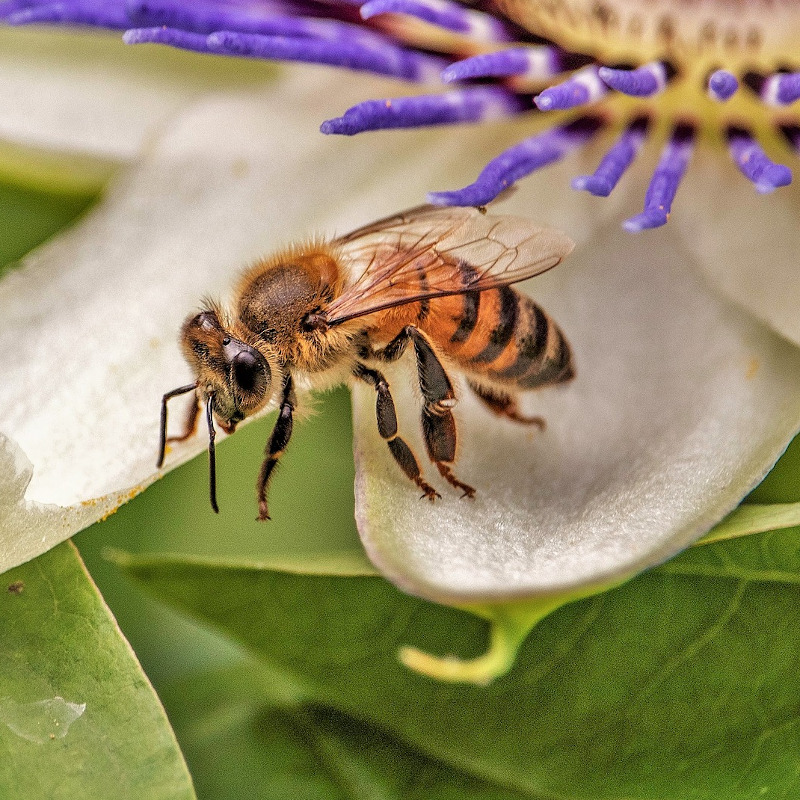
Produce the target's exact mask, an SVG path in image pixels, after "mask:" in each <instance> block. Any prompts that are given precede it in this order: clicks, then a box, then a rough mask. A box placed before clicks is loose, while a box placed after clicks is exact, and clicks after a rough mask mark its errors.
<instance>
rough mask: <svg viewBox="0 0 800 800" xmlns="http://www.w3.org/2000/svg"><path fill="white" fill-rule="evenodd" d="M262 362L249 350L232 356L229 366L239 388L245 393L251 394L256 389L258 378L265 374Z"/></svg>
mask: <svg viewBox="0 0 800 800" xmlns="http://www.w3.org/2000/svg"><path fill="white" fill-rule="evenodd" d="M262 360H263V359H262ZM262 360H260V359H259V358H258V356H256V355H255V354H254V353H252V352H251V351H249V350H242V351H241V352H240V353H237V354H236V355H235V356H234V358H233V361H232V362H231V365H232V366H233V375H234V377H235V379H236V383H237V384H238V385H239V388H241V389H243V390H244V391H246V392H252V391H253V390H254V389H255V388H256V386H257V384H258V382H259V376H263V375H264V372H265V371H264V369H263V368H262V364H261V361H262ZM262 381H263V378H262Z"/></svg>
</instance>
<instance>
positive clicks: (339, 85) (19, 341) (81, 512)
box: [0, 69, 594, 568]
mask: <svg viewBox="0 0 800 800" xmlns="http://www.w3.org/2000/svg"><path fill="white" fill-rule="evenodd" d="M290 74H291V75H292V76H293V77H292V79H291V80H286V81H281V82H279V83H278V84H277V85H275V86H274V87H273V88H272V89H271V90H269V91H267V92H264V93H260V94H259V93H247V92H241V93H237V94H233V93H229V94H220V95H218V96H214V97H212V98H208V99H206V100H204V101H202V102H200V103H198V105H197V106H196V107H194V108H193V109H192V110H190V111H187V112H186V113H184V114H183V115H182V116H181V117H180V118H179V119H178V120H176V122H175V124H174V125H173V126H172V127H171V128H170V129H169V130H168V131H167V133H166V134H165V136H164V137H163V139H162V140H161V141H160V142H159V143H158V145H157V146H155V147H154V148H153V149H152V152H151V153H150V155H149V156H148V158H147V159H146V161H145V162H144V163H142V164H141V165H139V166H138V167H137V168H136V169H134V170H132V171H131V173H130V174H129V175H127V176H126V177H125V178H124V180H122V181H121V182H120V183H119V184H118V185H117V186H116V187H114V188H113V189H112V190H111V191H110V193H109V194H108V196H107V197H106V199H105V200H104V201H103V202H102V203H101V204H100V205H99V206H98V207H97V208H96V209H95V210H94V211H93V212H92V213H91V214H90V215H89V216H88V217H87V218H86V219H85V220H83V221H82V222H81V223H80V224H79V225H78V226H77V227H76V228H74V229H73V230H72V231H70V232H67V233H65V234H63V235H61V236H60V237H58V238H57V239H55V240H54V241H53V242H52V243H51V244H49V245H47V246H45V247H44V248H42V249H41V250H39V251H37V252H36V253H35V254H33V255H32V256H31V257H30V258H29V259H28V260H27V262H26V263H25V265H24V266H23V267H22V268H21V269H20V270H17V271H14V272H12V273H10V274H8V275H6V276H5V277H4V279H3V281H2V282H1V283H0V319H2V320H3V325H2V328H0V352H3V354H4V356H3V364H2V375H0V378H2V379H1V380H0V408H3V409H4V412H3V416H2V418H0V431H2V434H0V436H2V435H3V434H5V436H7V437H9V438H10V439H12V440H14V441H15V442H16V443H17V445H18V446H19V447H21V449H22V451H23V452H24V453H25V455H26V456H27V458H28V459H30V461H31V462H32V463H33V465H34V468H33V476H32V479H31V481H30V486H29V487H28V489H27V493H26V494H25V496H24V498H23V497H22V487H23V486H24V485H25V484H26V482H27V477H26V475H25V469H26V468H25V466H24V463H25V460H24V459H23V458H22V456H21V455H20V454H18V453H17V451H16V449H15V448H16V445H12V444H7V445H5V447H6V450H7V452H8V453H9V455H8V457H7V459H6V460H7V462H8V466H6V467H5V468H4V470H3V480H4V483H6V484H7V485H8V486H9V487H10V488H9V489H8V490H7V491H6V492H5V493H4V494H2V495H0V553H2V560H1V561H0V567H2V568H8V567H11V566H13V565H15V564H17V563H20V562H21V561H24V560H25V559H27V558H31V557H33V556H35V555H37V554H38V553H41V552H43V551H44V550H46V549H48V548H49V547H52V546H53V545H54V544H56V543H57V542H58V541H61V540H62V539H64V538H66V537H67V536H68V535H70V533H72V532H74V531H76V530H78V529H80V528H82V527H84V526H85V525H87V524H89V522H91V521H92V520H94V519H97V518H99V517H101V516H103V515H104V514H106V513H108V512H109V510H110V509H112V508H113V507H115V506H116V505H118V504H119V502H121V501H122V499H123V498H127V497H130V496H132V495H133V494H135V493H136V492H138V491H140V490H141V489H142V488H143V487H144V486H145V485H147V483H148V482H150V481H151V480H153V479H154V477H156V471H155V467H154V462H155V458H156V455H157V453H156V448H157V440H158V415H159V404H160V398H161V395H162V394H163V393H164V391H166V390H169V389H171V388H173V387H175V386H179V385H181V384H184V383H187V382H188V381H190V380H191V376H190V375H189V372H188V368H187V366H186V364H185V363H184V362H183V359H182V358H181V356H180V353H179V350H178V345H177V333H178V329H179V327H180V324H181V322H182V320H183V319H184V317H185V316H186V315H187V314H189V313H190V312H191V311H193V310H194V309H195V308H196V307H197V305H198V304H199V301H200V298H201V297H202V296H203V295H205V294H208V293H212V294H216V293H219V294H221V295H223V296H224V295H225V294H226V293H227V292H228V291H229V289H230V287H231V285H232V283H233V282H234V280H235V276H236V274H237V273H238V271H239V270H240V269H241V267H242V266H243V265H245V264H247V263H248V262H249V261H251V260H252V259H254V258H256V257H257V256H259V255H263V253H264V251H269V250H271V249H274V248H275V247H276V246H279V245H281V244H285V243H287V242H288V241H291V240H292V239H293V238H296V237H298V236H305V237H307V236H309V235H310V234H313V233H315V232H325V233H328V234H333V233H336V232H338V233H343V232H345V231H347V230H348V229H350V228H352V227H355V226H357V225H360V224H364V223H365V222H367V221H370V220H373V219H375V218H377V217H379V216H381V215H385V214H389V213H393V212H395V211H397V210H399V209H401V208H404V207H408V206H411V205H416V204H418V203H420V202H422V201H424V197H425V192H426V191H427V190H429V189H431V188H448V187H451V186H457V185H459V181H461V182H463V181H464V180H465V178H464V176H465V175H467V176H469V175H473V174H477V171H478V170H479V169H480V167H481V166H482V165H483V163H484V161H485V158H486V153H489V152H496V150H497V149H500V148H502V147H503V146H507V145H509V144H510V143H511V142H512V141H513V139H511V138H509V139H508V140H500V136H499V135H498V132H497V131H495V130H486V129H483V128H480V129H477V130H475V129H473V130H462V131H460V132H459V133H458V135H457V136H456V137H451V136H447V135H442V132H441V131H426V132H423V133H417V134H414V133H407V132H402V131H401V132H390V133H385V134H381V135H376V136H371V137H369V136H365V137H356V138H352V139H351V138H344V137H325V136H322V135H321V134H320V133H319V132H318V122H319V120H321V119H324V118H326V117H330V116H335V115H336V114H338V113H341V111H342V110H343V109H344V108H347V106H348V105H352V104H354V103H355V102H358V101H359V100H360V99H363V98H365V97H375V96H385V95H388V94H391V93H397V92H398V91H402V90H403V89H404V87H403V86H402V85H400V84H397V83H388V82H379V81H375V80H374V79H363V78H360V77H356V76H352V75H348V76H347V80H346V81H343V80H342V77H341V75H333V74H331V73H329V72H328V71H324V70H314V69H299V70H297V71H292V72H291V73H290ZM345 84H346V85H345ZM517 133H519V132H518V131H517ZM507 135H508V136H509V137H511V136H512V135H513V134H512V132H511V131H509V132H508V133H507ZM583 166H584V165H582V164H576V163H575V161H574V160H573V161H572V162H571V163H570V164H568V165H566V166H559V167H557V168H554V169H552V170H550V175H553V174H554V173H555V177H549V176H548V175H544V176H539V177H535V178H532V179H529V180H528V181H526V182H525V183H524V188H523V190H522V191H520V192H519V193H517V195H515V196H514V197H513V198H511V200H510V201H509V203H508V204H507V207H508V208H509V209H512V208H513V209H514V210H516V211H520V210H522V211H524V212H526V213H528V214H532V215H534V216H537V217H539V219H540V220H541V221H550V222H553V221H554V217H555V218H558V217H563V220H564V222H563V225H562V227H566V228H571V229H576V230H586V229H588V228H590V227H591V223H592V221H593V216H594V215H593V205H592V204H591V202H587V201H585V200H583V199H582V198H581V197H580V196H579V197H573V196H570V195H569V194H568V193H566V192H565V191H564V189H563V187H564V181H565V180H566V176H567V175H569V174H574V173H575V172H576V170H579V169H581V168H582V167H583ZM551 185H555V187H556V189H555V190H554V191H553V195H554V196H555V197H557V198H558V200H557V201H554V200H553V199H552V197H551V195H550V193H549V192H548V187H549V186H551ZM590 200H591V199H590ZM171 413H172V417H171V418H172V420H173V422H174V423H175V425H176V427H178V426H179V425H180V422H179V420H180V417H181V409H180V406H179V401H178V402H176V403H175V407H174V408H173V410H172V412H171ZM205 445H206V442H205V439H204V437H203V436H202V435H200V436H198V437H197V438H196V439H194V440H193V441H191V442H188V443H186V444H185V445H182V446H180V447H175V448H174V452H173V453H172V454H171V455H170V456H169V458H168V466H175V465H176V464H177V463H179V462H180V461H184V460H186V459H188V458H189V457H190V456H192V455H194V454H196V453H198V452H200V451H201V450H203V449H204V447H205ZM256 467H257V465H254V469H255V468H256ZM87 509H89V510H88V511H87Z"/></svg>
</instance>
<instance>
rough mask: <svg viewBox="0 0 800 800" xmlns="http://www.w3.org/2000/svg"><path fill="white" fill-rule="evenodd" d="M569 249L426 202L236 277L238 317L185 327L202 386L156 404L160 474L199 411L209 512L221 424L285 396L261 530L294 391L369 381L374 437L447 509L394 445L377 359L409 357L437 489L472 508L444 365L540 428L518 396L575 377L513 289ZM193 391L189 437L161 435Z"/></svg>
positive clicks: (552, 235) (202, 319) (552, 236)
mask: <svg viewBox="0 0 800 800" xmlns="http://www.w3.org/2000/svg"><path fill="white" fill-rule="evenodd" d="M572 248H573V243H572V241H571V240H570V239H569V238H568V237H567V236H566V235H565V234H563V233H561V232H560V231H557V230H554V229H551V228H542V227H539V226H536V225H534V224H533V223H531V222H530V221H529V220H527V219H524V218H521V217H512V216H492V215H490V214H486V213H485V211H484V210H480V209H474V208H460V207H446V208H442V207H435V206H420V207H418V208H414V209H411V210H409V211H406V212H404V213H401V214H396V215H395V216H392V217H387V218H386V219H382V220H380V221H378V222H375V223H373V224H371V225H367V226H365V227H363V228H359V229H358V230H356V231H353V232H352V233H350V234H348V235H346V236H342V237H340V238H337V239H333V240H332V241H329V242H310V243H308V244H304V245H294V246H290V247H289V248H287V249H285V250H284V251H282V252H280V253H277V254H276V255H274V256H272V257H270V258H267V259H264V260H261V261H259V262H258V263H256V264H255V265H253V266H252V267H250V268H249V269H247V270H246V271H245V272H244V274H243V275H242V277H241V279H240V281H239V285H238V288H237V289H236V291H235V293H234V299H233V302H232V304H231V307H230V308H229V309H227V308H223V307H222V306H221V305H218V304H216V303H211V302H209V303H207V305H206V307H205V308H204V309H203V310H202V311H201V312H200V313H199V314H195V315H193V316H191V317H190V318H189V319H187V320H186V322H185V323H184V324H183V328H182V330H181V345H182V348H183V353H184V356H185V357H186V360H187V361H188V362H189V364H190V365H191V367H192V369H193V370H194V373H195V375H196V376H197V379H196V380H195V381H194V382H193V383H191V384H188V385H186V386H181V387H179V388H177V389H173V390H172V391H170V392H167V393H166V394H165V395H164V397H163V399H162V403H161V436H160V443H159V458H158V467H159V468H160V467H161V466H162V464H163V462H164V455H165V451H166V444H167V442H168V441H182V440H185V439H187V438H189V437H190V436H192V435H193V434H194V433H195V431H196V429H197V424H198V420H199V415H200V412H201V409H202V410H204V411H205V417H206V422H207V425H208V435H209V446H208V452H209V476H210V478H209V480H210V487H209V489H210V496H211V505H212V508H213V509H214V511H219V507H218V505H217V498H216V466H215V448H214V438H215V428H214V422H215V420H216V422H217V424H218V425H219V426H220V427H221V428H222V429H223V430H224V431H225V432H226V433H232V432H233V431H234V430H235V429H236V426H237V424H238V423H239V422H241V421H242V420H243V419H244V418H245V417H248V416H250V415H251V414H254V413H256V412H257V411H259V410H260V409H262V408H263V407H264V406H265V405H266V404H267V403H268V402H269V401H270V399H271V398H272V396H273V394H275V393H276V392H277V394H278V397H279V411H278V419H277V422H276V423H275V427H274V428H273V430H272V434H271V436H270V437H269V441H268V442H267V446H266V452H265V458H264V461H263V463H262V465H261V471H260V473H259V476H258V483H257V496H258V518H259V519H261V520H265V519H269V510H268V505H267V488H268V486H269V481H270V477H271V476H272V474H273V472H274V469H275V466H276V465H277V464H278V461H279V459H280V457H281V456H282V455H283V453H284V451H285V450H286V447H287V445H288V444H289V439H290V437H291V434H292V423H293V419H294V415H295V412H296V409H297V402H298V401H297V393H296V382H297V381H298V380H299V379H302V380H303V381H304V382H305V383H307V384H308V385H310V386H312V387H315V386H321V385H333V384H335V383H342V382H352V381H363V382H365V383H367V384H369V385H370V386H372V387H373V389H374V390H375V393H376V404H375V414H376V417H377V424H378V432H379V434H380V435H381V437H382V438H383V439H384V440H385V441H386V443H387V445H388V447H389V450H390V452H391V454H392V456H393V457H394V460H395V461H396V462H397V465H398V466H399V468H400V469H401V470H402V472H403V473H404V474H405V475H406V476H407V477H408V478H409V479H410V480H411V481H413V482H414V483H415V484H416V485H417V486H418V487H419V489H420V490H421V491H422V496H423V497H426V498H428V499H430V500H434V499H436V498H439V497H441V495H440V494H439V493H438V492H437V491H436V489H434V488H433V487H432V486H431V485H430V484H429V483H428V482H427V481H426V480H425V479H424V478H423V475H422V470H421V469H420V466H419V462H418V460H417V457H416V456H415V455H414V453H413V451H412V450H411V448H410V447H409V446H408V444H407V443H406V442H405V440H404V439H403V438H402V437H401V436H400V435H399V434H398V426H397V415H396V412H395V405H394V401H393V399H392V394H391V391H390V388H389V384H388V382H387V380H386V378H385V377H384V375H383V373H382V372H381V371H380V369H379V366H380V364H381V363H382V362H392V361H396V360H397V359H399V358H400V357H401V356H402V355H403V353H404V352H405V351H406V349H407V348H408V347H409V345H410V346H411V350H413V356H414V359H415V362H416V368H417V376H418V379H419V387H420V393H421V396H422V412H421V424H422V433H423V439H424V442H425V448H426V450H427V453H428V456H429V458H430V460H431V461H432V462H433V464H434V465H435V466H436V468H437V469H438V471H439V473H440V475H441V476H442V478H444V480H445V481H447V482H448V483H449V484H451V485H452V486H454V487H455V488H456V489H458V490H460V491H461V492H462V496H466V497H473V496H474V494H475V489H474V488H473V487H472V486H470V485H469V484H467V483H464V482H463V481H461V480H460V479H459V478H457V477H456V476H455V475H454V474H453V472H452V469H451V465H452V464H453V462H454V461H455V458H456V441H457V437H456V423H455V419H454V417H453V413H452V409H453V407H454V405H455V403H456V395H455V392H454V389H453V383H452V381H451V379H450V377H449V375H448V373H447V370H446V369H445V366H444V364H443V363H442V358H444V359H445V360H446V361H447V363H448V364H452V365H454V366H455V367H457V368H458V369H459V370H460V371H462V372H463V373H465V376H466V378H467V385H468V386H469V388H470V389H471V390H472V391H474V392H475V394H476V395H477V396H478V397H479V398H480V400H481V401H483V403H484V404H485V406H486V407H487V408H488V409H490V410H491V411H492V412H494V413H495V414H497V415H500V416H504V417H507V418H510V419H512V420H516V421H517V422H520V423H527V424H534V425H539V426H540V427H543V420H542V419H541V418H540V417H525V416H523V415H522V414H521V413H520V411H519V409H518V406H517V394H518V393H519V392H520V391H525V390H529V389H536V388H539V387H542V386H547V385H552V384H556V383H561V382H563V381H567V380H569V379H570V378H571V377H572V376H573V374H574V371H573V366H572V355H571V352H570V347H569V345H568V343H567V340H566V339H565V338H564V335H563V334H562V333H561V331H560V330H559V328H558V327H557V325H556V324H555V323H554V322H553V321H552V320H551V319H550V317H549V316H548V315H547V314H546V313H545V312H544V311H543V310H542V309H541V308H540V307H539V306H538V305H537V304H536V303H534V302H533V300H531V299H530V298H529V297H527V296H526V295H523V294H520V293H518V292H517V291H515V290H514V289H513V288H511V284H513V283H517V282H518V281H523V280H525V279H527V278H531V277H533V276H534V275H538V274H540V273H542V272H544V271H545V270H548V269H550V268H551V267H554V266H555V265H556V264H558V263H559V262H560V261H561V260H562V259H563V258H564V257H565V256H566V255H568V254H569V253H570V252H571V250H572ZM188 392H194V393H195V396H196V402H194V403H193V404H192V406H191V407H190V414H189V417H188V419H187V424H186V429H185V431H184V433H183V434H182V435H180V436H173V437H169V438H168V437H167V402H168V401H169V399H170V398H172V397H175V396H177V395H181V394H185V393H188Z"/></svg>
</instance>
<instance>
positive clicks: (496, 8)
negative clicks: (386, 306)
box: [0, 0, 800, 231]
mask: <svg viewBox="0 0 800 800" xmlns="http://www.w3.org/2000/svg"><path fill="white" fill-rule="evenodd" d="M0 14H2V16H3V17H4V18H5V19H6V21H7V22H8V23H10V24H28V23H50V24H71V25H76V24H77V25H90V26H96V27H106V28H112V29H124V30H125V31H126V33H125V34H124V38H125V41H126V42H129V43H134V44H135V43H145V42H150V43H153V42H155V43H161V44H166V45H170V46H174V47H179V48H184V49H188V50H194V51H199V52H204V53H213V54H221V55H227V56H238V57H247V58H259V59H272V60H281V61H303V62H309V63H317V64H328V65H333V66H337V67H345V68H348V69H353V70H362V71H367V72H372V73H377V74H380V75H387V76H391V77H394V78H399V79H402V80H404V81H411V82H416V83H425V84H428V83H432V82H435V83H440V84H441V83H443V84H445V85H446V86H448V87H452V88H443V89H442V90H440V91H438V92H437V93H435V94H424V95H415V96H413V97H405V98H387V99H381V100H366V101H364V102H361V103H359V104H357V105H355V106H353V107H352V108H349V109H347V110H346V111H345V112H344V113H343V114H342V115H341V116H339V117H335V118H333V119H329V120H327V121H325V122H324V123H323V124H322V131H323V132H324V133H329V134H347V135H352V134H355V133H361V132H364V131H369V130H378V129H386V128H413V127H420V126H427V125H454V124H463V123H486V122H490V121H494V120H497V119H508V118H512V117H519V116H524V117H525V118H527V119H529V120H530V125H531V127H532V128H533V129H534V131H535V132H534V134H533V135H531V136H529V137H528V138H525V139H523V140H522V141H521V142H519V143H518V144H516V145H514V146H512V147H510V148H508V149H506V150H504V151H502V152H499V153H496V154H494V155H493V157H492V158H491V160H490V161H489V162H488V163H487V164H486V166H485V167H484V168H483V169H482V170H481V171H480V173H479V174H478V176H477V177H476V179H475V180H474V181H473V182H472V183H470V184H469V185H467V186H464V187H463V188H461V189H456V190H451V191H433V192H431V193H430V194H429V199H430V201H431V202H433V203H439V204H444V205H483V204H486V203H488V202H490V201H491V200H493V199H494V198H495V197H497V196H498V195H499V194H500V193H501V192H503V191H504V190H506V189H507V188H508V187H510V186H512V185H513V184H514V183H515V182H516V181H518V180H519V179H520V178H522V177H524V176H526V175H528V174H530V173H531V172H533V171H535V170H538V169H540V168H542V167H544V166H546V165H548V164H551V163H553V162H554V161H558V160H560V159H562V158H564V157H565V156H566V155H567V154H568V153H570V152H571V151H573V150H575V149H577V148H580V147H582V146H584V145H586V144H587V143H588V142H589V141H591V140H593V139H597V138H599V137H600V136H601V135H602V134H604V133H610V134H612V135H613V136H614V140H613V143H611V144H609V145H607V149H606V152H605V155H604V156H603V157H602V158H601V160H600V162H599V164H598V165H597V167H596V169H595V170H594V172H592V173H591V174H589V175H581V176H576V177H575V178H574V180H573V181H572V186H573V188H575V189H579V190H584V191H587V192H590V193H591V194H594V195H597V196H607V195H608V194H610V193H611V192H612V191H613V189H614V188H615V187H616V185H617V183H618V182H619V181H620V179H621V178H622V177H623V175H624V174H625V172H626V170H627V169H628V168H629V167H630V166H631V164H632V163H633V161H634V159H636V158H637V156H639V153H640V151H641V150H642V149H643V148H645V147H647V148H648V149H652V150H655V151H656V152H658V153H660V155H659V156H658V157H657V160H656V166H655V168H654V169H653V171H652V177H651V179H650V182H649V186H648V188H647V190H646V193H645V198H644V209H643V211H642V212H641V213H639V214H636V215H634V216H632V217H630V218H629V219H627V220H625V222H624V227H625V229H626V230H628V231H640V230H643V229H645V228H653V227H658V226H660V225H663V224H664V223H665V222H666V221H667V219H668V217H669V214H670V211H671V208H672V203H673V201H674V199H675V196H676V193H677V191H678V188H679V185H680V183H681V179H682V178H683V176H684V173H685V172H686V170H687V168H688V167H689V164H690V161H691V158H692V154H693V151H694V149H695V146H696V144H697V143H698V141H700V140H706V141H709V142H711V143H713V144H717V145H720V146H721V147H722V148H724V149H726V150H727V152H728V154H729V157H730V158H731V160H732V161H733V163H734V164H735V165H736V167H737V168H738V169H739V170H740V171H741V173H742V175H743V176H744V177H745V178H746V179H747V180H749V181H750V182H751V183H752V184H753V187H754V189H755V191H757V192H760V193H769V192H772V191H774V190H775V189H778V188H780V187H782V186H786V185H787V184H789V183H790V182H791V180H792V173H791V170H790V168H789V167H788V166H786V165H784V164H782V163H779V162H780V161H781V160H786V159H792V158H793V157H794V156H796V153H797V150H798V147H800V118H798V115H797V113H796V111H792V110H790V109H789V106H790V105H791V104H792V103H794V101H796V100H797V99H798V98H800V72H794V71H792V70H796V69H798V68H800V65H798V63H797V57H796V50H797V48H796V43H797V39H798V34H800V6H798V5H797V4H796V3H793V2H785V3H781V4H775V3H769V2H766V0H753V2H749V3H733V2H725V1H724V0H705V1H704V2H698V3H692V4H675V3H670V2H666V0H661V1H660V2H654V3H648V4H646V5H644V4H641V3H636V2H632V0H619V2H588V1H586V0H584V1H583V2H581V1H580V0H575V1H574V2H549V3H535V2H526V1H525V0H496V2H494V3H486V2H482V3H479V4H476V5H466V4H461V3H458V2H455V0H368V2H366V3H363V4H360V5H359V4H358V3H352V2H347V0H337V2H332V3H322V2H315V0H301V1H300V2H289V0H270V1H269V2H259V3H254V2H247V3H242V2H231V0H203V2H200V3H191V4H190V3H187V2H184V1H183V0H128V2H122V0H91V1H90V2H89V1H87V0H59V2H49V1H48V0H39V1H38V2H37V1H36V0H33V2H32V1H31V0H6V2H5V3H4V4H3V5H2V7H0Z"/></svg>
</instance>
